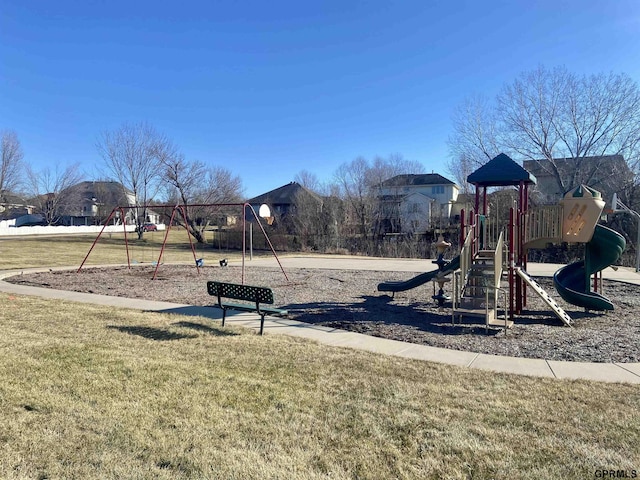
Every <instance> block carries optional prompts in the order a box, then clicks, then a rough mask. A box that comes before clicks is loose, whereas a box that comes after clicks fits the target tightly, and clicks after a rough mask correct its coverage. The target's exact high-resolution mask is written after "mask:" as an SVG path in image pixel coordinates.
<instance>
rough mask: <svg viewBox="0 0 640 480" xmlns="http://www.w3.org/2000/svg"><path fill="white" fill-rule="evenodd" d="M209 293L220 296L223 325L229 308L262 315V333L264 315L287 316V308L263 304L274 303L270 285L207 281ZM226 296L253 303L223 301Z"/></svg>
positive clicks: (219, 305) (262, 329) (219, 303)
mask: <svg viewBox="0 0 640 480" xmlns="http://www.w3.org/2000/svg"><path fill="white" fill-rule="evenodd" d="M207 291H208V292H209V295H212V296H215V297H217V298H218V304H217V307H219V308H221V309H222V326H223V327H224V322H225V319H226V315H227V310H236V311H240V312H255V313H257V314H258V315H260V335H262V334H263V333H264V317H265V316H266V315H269V316H274V317H287V316H288V314H289V313H288V312H287V310H283V309H280V308H273V307H265V306H263V305H261V304H265V303H266V304H273V302H274V297H273V291H272V290H271V289H270V288H268V287H257V286H254V285H239V284H236V283H224V282H215V281H210V282H207ZM224 298H228V299H231V300H245V301H247V302H252V303H231V302H228V301H223V299H224Z"/></svg>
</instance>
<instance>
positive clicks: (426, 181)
mask: <svg viewBox="0 0 640 480" xmlns="http://www.w3.org/2000/svg"><path fill="white" fill-rule="evenodd" d="M381 185H382V186H383V187H406V186H419V185H455V183H454V182H452V181H451V180H449V179H448V178H445V177H443V176H442V175H440V174H439V173H420V174H412V173H408V174H403V175H396V176H395V177H391V178H390V179H388V180H385V181H384V182H382V184H381Z"/></svg>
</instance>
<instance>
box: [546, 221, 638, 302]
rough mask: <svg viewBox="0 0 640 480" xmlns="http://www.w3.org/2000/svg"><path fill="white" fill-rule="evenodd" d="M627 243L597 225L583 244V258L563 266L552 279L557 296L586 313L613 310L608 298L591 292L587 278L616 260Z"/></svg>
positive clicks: (607, 229)
mask: <svg viewBox="0 0 640 480" xmlns="http://www.w3.org/2000/svg"><path fill="white" fill-rule="evenodd" d="M625 246H626V242H625V240H624V237H623V236H622V235H620V234H619V233H618V232H616V231H614V230H611V229H610V228H607V227H605V226H603V225H596V229H595V231H594V232H593V237H592V238H591V241H590V242H589V243H587V244H586V245H585V257H584V260H581V261H579V262H576V263H571V264H569V265H566V266H564V267H562V268H561V269H560V270H558V271H557V272H556V273H555V275H554V276H553V283H554V285H555V287H556V290H557V291H558V293H559V294H560V296H561V297H562V298H563V299H564V300H565V301H566V302H568V303H570V304H572V305H576V306H578V307H583V308H586V309H587V310H613V303H611V300H609V299H608V298H607V297H605V296H603V295H600V294H599V293H596V292H592V291H591V282H590V277H591V275H593V274H594V273H596V272H599V271H600V270H602V269H604V268H606V267H608V266H609V265H613V264H614V263H615V262H617V261H618V259H619V258H620V256H621V255H622V252H623V251H624V248H625Z"/></svg>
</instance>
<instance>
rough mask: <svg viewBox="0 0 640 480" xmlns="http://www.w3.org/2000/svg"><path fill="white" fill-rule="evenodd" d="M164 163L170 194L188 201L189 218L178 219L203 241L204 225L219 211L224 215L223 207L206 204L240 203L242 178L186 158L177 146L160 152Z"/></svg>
mask: <svg viewBox="0 0 640 480" xmlns="http://www.w3.org/2000/svg"><path fill="white" fill-rule="evenodd" d="M161 163H162V165H163V169H164V178H165V181H166V184H167V186H168V189H169V191H168V193H169V195H168V196H169V198H173V199H174V200H175V202H176V203H179V204H182V205H185V207H184V209H185V210H184V214H185V217H186V218H182V216H181V215H178V217H177V221H178V222H179V223H181V224H182V225H183V226H184V227H185V229H186V230H187V231H188V232H189V234H190V235H192V236H193V238H195V239H196V241H197V242H198V243H204V241H205V239H204V231H205V229H206V228H207V227H208V226H209V225H210V223H211V221H212V220H213V219H214V218H215V216H216V215H217V216H218V217H221V216H222V211H221V210H220V208H218V207H207V206H205V205H210V204H224V203H239V202H240V200H241V197H242V181H241V180H240V178H239V177H237V176H234V175H233V174H232V173H231V172H229V171H228V170H226V169H225V168H222V167H216V166H213V167H212V166H207V165H205V164H204V163H202V162H198V161H191V162H190V161H187V160H186V159H185V158H184V156H183V155H182V154H180V153H178V152H177V151H176V150H175V148H170V149H166V150H165V152H164V154H163V155H161ZM188 205H202V206H188Z"/></svg>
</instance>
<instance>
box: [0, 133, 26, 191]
mask: <svg viewBox="0 0 640 480" xmlns="http://www.w3.org/2000/svg"><path fill="white" fill-rule="evenodd" d="M23 158H24V153H23V151H22V145H20V140H18V135H16V133H15V132H13V131H11V130H5V131H3V132H2V133H1V134H0V193H3V192H14V191H15V190H17V188H18V187H19V186H20V184H21V183H22V179H21V174H22V169H23V163H22V160H23Z"/></svg>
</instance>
